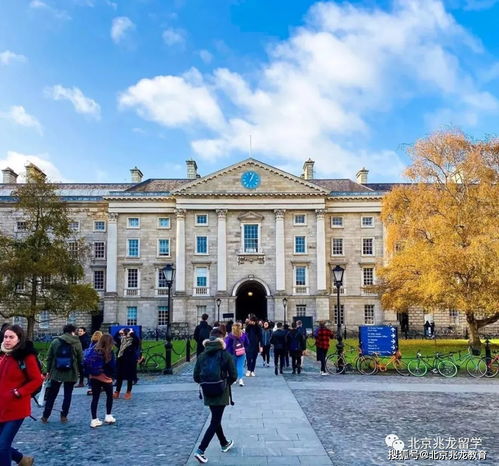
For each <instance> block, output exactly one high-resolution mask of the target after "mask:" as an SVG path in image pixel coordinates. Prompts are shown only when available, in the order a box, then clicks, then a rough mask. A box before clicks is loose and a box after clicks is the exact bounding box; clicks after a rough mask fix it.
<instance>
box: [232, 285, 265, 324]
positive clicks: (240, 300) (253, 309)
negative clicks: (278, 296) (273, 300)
mask: <svg viewBox="0 0 499 466" xmlns="http://www.w3.org/2000/svg"><path fill="white" fill-rule="evenodd" d="M236 296H237V297H236V320H241V321H242V322H244V321H245V320H246V318H247V317H248V316H249V315H250V314H255V316H256V318H257V319H258V320H266V319H267V293H266V291H265V287H264V286H263V285H262V284H261V283H259V282H257V281H255V280H248V281H246V282H244V283H243V284H242V285H241V286H239V289H238V290H237V295H236Z"/></svg>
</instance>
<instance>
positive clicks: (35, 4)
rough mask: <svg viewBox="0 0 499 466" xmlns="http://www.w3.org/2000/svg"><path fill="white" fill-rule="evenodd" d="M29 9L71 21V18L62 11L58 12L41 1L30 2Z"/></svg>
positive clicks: (33, 0)
mask: <svg viewBox="0 0 499 466" xmlns="http://www.w3.org/2000/svg"><path fill="white" fill-rule="evenodd" d="M29 7H30V8H31V9H33V10H40V11H47V12H49V13H50V14H52V15H53V16H54V17H56V18H57V19H61V20H65V21H68V20H70V19H71V16H70V15H69V14H68V13H67V12H66V11H64V10H58V9H57V8H54V7H52V6H50V5H48V4H47V3H45V2H43V1H42V0H31V2H30V4H29Z"/></svg>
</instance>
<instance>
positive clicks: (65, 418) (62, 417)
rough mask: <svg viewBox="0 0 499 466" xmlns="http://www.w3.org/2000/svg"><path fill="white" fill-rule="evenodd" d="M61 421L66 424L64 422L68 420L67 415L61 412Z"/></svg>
mask: <svg viewBox="0 0 499 466" xmlns="http://www.w3.org/2000/svg"><path fill="white" fill-rule="evenodd" d="M61 422H62V423H63V424H66V422H68V417H67V416H63V415H62V414H61Z"/></svg>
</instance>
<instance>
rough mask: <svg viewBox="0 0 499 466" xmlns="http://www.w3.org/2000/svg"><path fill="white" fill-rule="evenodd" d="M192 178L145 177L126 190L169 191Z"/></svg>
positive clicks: (138, 191)
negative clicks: (145, 178)
mask: <svg viewBox="0 0 499 466" xmlns="http://www.w3.org/2000/svg"><path fill="white" fill-rule="evenodd" d="M191 181H194V180H190V179H187V178H185V179H184V178H179V179H176V178H170V179H162V178H158V179H151V178H150V179H147V180H145V181H142V182H141V183H138V184H135V185H133V186H131V187H130V188H128V189H127V190H126V191H127V192H137V193H140V192H160V193H169V192H171V191H173V190H174V189H176V188H178V187H179V186H182V185H183V184H186V183H189V182H191Z"/></svg>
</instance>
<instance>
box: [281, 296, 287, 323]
mask: <svg viewBox="0 0 499 466" xmlns="http://www.w3.org/2000/svg"><path fill="white" fill-rule="evenodd" d="M282 306H283V307H284V322H283V323H284V324H285V323H286V322H287V321H288V298H282Z"/></svg>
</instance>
